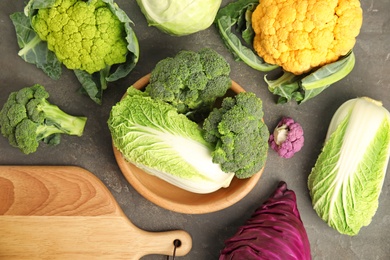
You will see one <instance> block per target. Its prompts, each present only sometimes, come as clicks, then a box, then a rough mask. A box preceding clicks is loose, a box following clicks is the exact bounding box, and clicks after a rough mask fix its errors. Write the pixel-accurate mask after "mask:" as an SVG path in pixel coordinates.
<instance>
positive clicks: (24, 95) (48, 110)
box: [0, 84, 87, 154]
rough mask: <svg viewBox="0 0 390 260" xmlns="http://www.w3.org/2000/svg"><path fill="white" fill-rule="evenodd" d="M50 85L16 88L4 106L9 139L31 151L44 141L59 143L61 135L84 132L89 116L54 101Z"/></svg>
mask: <svg viewBox="0 0 390 260" xmlns="http://www.w3.org/2000/svg"><path fill="white" fill-rule="evenodd" d="M48 97H49V93H48V92H47V91H46V89H45V88H44V87H43V86H41V85H39V84H35V85H33V86H31V87H26V88H22V89H20V90H19V91H17V92H12V93H11V94H10V95H9V97H8V99H7V102H6V103H5V104H4V106H3V108H2V109H1V110H0V130H1V134H2V135H3V136H4V137H6V138H7V139H8V141H9V143H10V144H11V145H12V146H14V147H17V148H19V149H20V150H21V151H22V152H23V153H25V154H29V153H33V152H35V151H36V150H37V148H38V146H39V143H40V142H41V141H42V142H44V143H47V144H51V145H56V144H58V143H60V135H61V134H68V135H76V136H81V135H82V134H83V131H84V127H85V124H86V121H87V118H86V117H76V116H72V115H69V114H67V113H65V112H64V111H62V110H61V109H60V108H59V107H58V106H56V105H54V104H51V103H50V102H49V101H48V100H47V98H48Z"/></svg>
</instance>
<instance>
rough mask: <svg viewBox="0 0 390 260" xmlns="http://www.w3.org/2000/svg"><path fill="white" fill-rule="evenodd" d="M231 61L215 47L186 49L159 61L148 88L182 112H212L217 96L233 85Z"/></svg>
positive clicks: (153, 94) (154, 96) (222, 94)
mask: <svg viewBox="0 0 390 260" xmlns="http://www.w3.org/2000/svg"><path fill="white" fill-rule="evenodd" d="M229 75H230V65H229V63H228V62H227V61H226V60H225V59H224V57H222V56H221V55H220V54H219V53H217V52H216V51H214V50H212V49H210V48H204V49H202V50H200V51H199V52H195V51H188V50H183V51H180V52H179V53H177V54H176V56H174V57H168V58H165V59H163V60H161V61H159V62H158V63H157V64H156V66H155V68H154V69H153V70H152V73H151V77H150V82H149V84H148V85H147V87H146V90H145V91H146V92H147V93H149V95H150V96H151V97H152V98H154V99H160V100H163V101H165V102H167V103H169V104H171V105H173V106H174V107H176V108H177V111H178V112H179V113H183V114H187V113H194V112H197V111H206V113H207V114H208V112H210V110H211V108H212V106H213V104H214V102H215V100H216V99H217V98H218V97H222V96H224V95H225V94H226V91H227V90H228V89H229V88H230V87H231V84H232V82H231V79H230V76H229Z"/></svg>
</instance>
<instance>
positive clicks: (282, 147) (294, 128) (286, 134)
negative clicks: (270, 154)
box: [269, 117, 304, 158]
mask: <svg viewBox="0 0 390 260" xmlns="http://www.w3.org/2000/svg"><path fill="white" fill-rule="evenodd" d="M303 143H304V137H303V129H302V126H301V125H300V124H298V123H297V122H295V121H294V120H293V119H292V118H290V117H283V118H282V120H281V121H280V122H279V123H278V125H277V126H276V128H275V130H274V132H273V133H272V134H271V135H270V137H269V145H270V146H271V148H272V149H273V150H275V151H276V152H277V153H278V154H279V156H281V157H283V158H291V157H292V156H293V155H294V154H295V153H296V152H298V151H299V150H301V148H302V147H303Z"/></svg>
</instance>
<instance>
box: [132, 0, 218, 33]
mask: <svg viewBox="0 0 390 260" xmlns="http://www.w3.org/2000/svg"><path fill="white" fill-rule="evenodd" d="M221 2H222V0H137V3H138V5H139V7H140V8H141V11H142V13H143V14H144V15H145V17H146V20H147V21H148V24H149V26H155V27H157V28H158V29H160V30H161V31H163V32H165V33H168V34H171V35H175V36H183V35H188V34H192V33H196V32H199V31H201V30H204V29H207V28H208V27H210V25H211V24H212V23H213V21H214V19H215V16H216V15H217V12H218V10H219V7H220V6H221Z"/></svg>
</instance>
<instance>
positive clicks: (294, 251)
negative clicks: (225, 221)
mask: <svg viewBox="0 0 390 260" xmlns="http://www.w3.org/2000/svg"><path fill="white" fill-rule="evenodd" d="M226 259H237V260H238V259H246V260H250V259H272V260H278V259H280V260H282V259H283V260H287V259H297V260H306V259H311V253H310V243H309V239H308V236H307V234H306V230H305V227H304V225H303V223H302V220H301V217H300V214H299V211H298V207H297V202H296V196H295V193H294V191H292V190H288V189H287V184H286V183H285V182H284V181H281V182H279V185H278V187H277V188H276V190H275V191H274V193H273V194H272V195H271V196H270V197H269V198H268V200H267V201H265V202H264V203H263V205H261V207H259V208H258V209H257V210H256V211H255V213H254V214H253V215H252V216H251V218H250V219H249V220H248V221H247V222H246V223H245V225H243V226H241V227H240V228H239V230H238V231H237V233H236V234H235V235H234V236H233V237H231V238H229V239H228V240H226V241H225V248H224V249H223V250H222V251H221V252H220V257H219V260H226Z"/></svg>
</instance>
